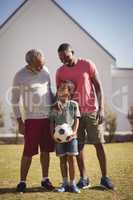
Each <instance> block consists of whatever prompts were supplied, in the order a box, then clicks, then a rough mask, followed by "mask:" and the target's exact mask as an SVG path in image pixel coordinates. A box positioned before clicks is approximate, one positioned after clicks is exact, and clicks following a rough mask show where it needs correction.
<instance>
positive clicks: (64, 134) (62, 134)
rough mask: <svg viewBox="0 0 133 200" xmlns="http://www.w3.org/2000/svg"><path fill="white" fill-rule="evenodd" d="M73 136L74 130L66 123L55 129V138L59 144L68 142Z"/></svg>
mask: <svg viewBox="0 0 133 200" xmlns="http://www.w3.org/2000/svg"><path fill="white" fill-rule="evenodd" d="M72 134H73V131H72V128H71V126H70V125H69V124H67V123H64V124H62V125H58V126H56V128H55V132H54V138H55V139H56V140H57V141H58V142H59V143H63V142H68V139H69V138H70V136H71V135H72Z"/></svg>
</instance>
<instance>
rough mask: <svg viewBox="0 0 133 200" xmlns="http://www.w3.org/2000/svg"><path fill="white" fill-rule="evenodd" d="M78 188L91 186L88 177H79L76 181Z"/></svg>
mask: <svg viewBox="0 0 133 200" xmlns="http://www.w3.org/2000/svg"><path fill="white" fill-rule="evenodd" d="M77 186H78V188H80V189H86V188H89V187H91V184H90V181H89V178H87V179H84V178H80V180H79V182H78V183H77Z"/></svg>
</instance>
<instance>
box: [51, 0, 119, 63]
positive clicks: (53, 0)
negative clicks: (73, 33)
mask: <svg viewBox="0 0 133 200" xmlns="http://www.w3.org/2000/svg"><path fill="white" fill-rule="evenodd" d="M51 1H52V2H53V3H54V4H55V5H56V6H57V7H58V8H60V10H62V11H63V12H64V13H65V14H66V15H67V16H68V17H69V18H70V19H71V20H72V21H73V22H74V23H75V24H76V25H77V26H78V27H79V28H80V29H82V31H83V32H85V33H86V34H87V35H88V36H89V37H90V38H91V39H92V40H93V41H94V42H95V43H96V44H97V45H98V46H100V47H101V48H102V49H103V50H104V52H105V53H107V54H108V55H109V56H110V57H111V58H112V59H113V60H114V61H116V58H115V57H114V56H113V55H112V54H111V53H110V52H109V51H108V50H107V49H105V48H104V47H103V46H102V45H101V44H100V43H99V42H98V41H97V40H96V39H95V38H94V37H93V36H92V35H91V34H90V33H88V32H87V31H86V29H84V28H83V27H82V26H81V25H80V24H79V23H78V22H77V21H76V20H75V19H74V18H73V17H72V16H71V15H70V14H68V12H67V11H65V10H64V9H63V8H62V7H61V6H60V5H59V4H58V3H57V2H56V0H51Z"/></svg>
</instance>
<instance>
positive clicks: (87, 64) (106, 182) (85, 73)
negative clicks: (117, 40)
mask: <svg viewBox="0 0 133 200" xmlns="http://www.w3.org/2000/svg"><path fill="white" fill-rule="evenodd" d="M58 55H59V58H60V60H61V62H62V63H63V66H61V67H60V68H59V69H58V70H57V73H56V84H57V87H58V86H59V85H60V83H61V82H62V81H65V80H71V81H72V82H73V83H74V84H75V94H74V97H73V98H74V100H76V101H77V102H78V103H79V107H80V111H81V118H80V124H79V129H78V143H79V145H78V146H79V155H78V156H77V163H78V167H79V171H80V180H79V182H78V183H77V185H78V187H79V188H84V189H85V188H88V187H89V186H90V181H89V179H88V178H87V174H86V168H85V162H84V155H83V148H84V144H85V139H87V142H88V143H90V144H93V145H94V146H95V149H96V153H97V157H98V160H99V164H100V168H101V173H102V177H101V182H100V184H101V185H102V186H104V187H105V188H107V189H114V186H113V184H112V182H111V180H110V179H109V178H108V177H107V166H106V156H105V152H104V148H103V144H102V143H104V138H103V132H102V131H101V130H100V126H99V125H100V124H102V123H103V119H104V105H103V92H102V85H101V82H100V80H99V76H98V72H97V69H96V66H95V64H94V63H93V62H92V61H90V60H85V59H78V58H76V57H75V55H74V51H73V50H72V47H71V45H70V44H67V43H63V44H61V45H60V46H59V48H58Z"/></svg>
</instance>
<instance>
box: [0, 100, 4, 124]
mask: <svg viewBox="0 0 133 200" xmlns="http://www.w3.org/2000/svg"><path fill="white" fill-rule="evenodd" d="M0 127H4V112H3V109H2V103H1V102H0Z"/></svg>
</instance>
